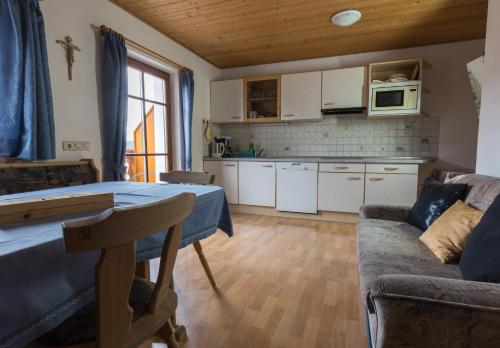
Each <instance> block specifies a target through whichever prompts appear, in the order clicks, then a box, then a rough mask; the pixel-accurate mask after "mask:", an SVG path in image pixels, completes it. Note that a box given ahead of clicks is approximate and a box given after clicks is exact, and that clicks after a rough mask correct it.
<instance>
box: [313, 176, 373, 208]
mask: <svg viewBox="0 0 500 348" xmlns="http://www.w3.org/2000/svg"><path fill="white" fill-rule="evenodd" d="M364 192H365V173H319V176H318V209H319V210H325V211H338V212H345V213H358V212H359V208H360V207H361V206H362V205H363V199H364Z"/></svg>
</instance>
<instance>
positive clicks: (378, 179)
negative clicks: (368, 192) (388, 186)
mask: <svg viewBox="0 0 500 348" xmlns="http://www.w3.org/2000/svg"><path fill="white" fill-rule="evenodd" d="M382 180H384V178H370V181H382Z"/></svg>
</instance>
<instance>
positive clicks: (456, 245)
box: [420, 201, 484, 263]
mask: <svg viewBox="0 0 500 348" xmlns="http://www.w3.org/2000/svg"><path fill="white" fill-rule="evenodd" d="M483 214H484V213H483V212H482V211H481V210H478V209H474V208H472V207H470V206H468V205H467V204H465V203H464V202H462V201H457V202H455V204H453V205H452V206H451V207H450V209H448V210H447V211H445V212H444V213H443V214H442V215H441V216H440V217H439V218H438V219H437V220H436V221H434V223H433V224H432V225H431V227H429V228H428V229H427V231H425V232H424V234H422V235H421V236H420V240H421V241H422V243H424V244H425V245H426V246H427V247H428V248H429V250H431V251H432V253H433V254H434V255H436V257H437V258H438V259H439V260H440V261H441V262H443V263H445V262H450V261H453V260H456V259H458V258H460V255H461V254H462V251H463V250H464V244H465V241H466V240H467V238H469V235H470V234H471V232H472V230H473V229H474V228H475V227H476V226H477V224H478V223H479V221H481V218H482V217H483Z"/></svg>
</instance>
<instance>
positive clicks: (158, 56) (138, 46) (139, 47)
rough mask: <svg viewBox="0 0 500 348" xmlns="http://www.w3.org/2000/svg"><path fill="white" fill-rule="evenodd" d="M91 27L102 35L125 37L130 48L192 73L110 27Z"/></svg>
mask: <svg viewBox="0 0 500 348" xmlns="http://www.w3.org/2000/svg"><path fill="white" fill-rule="evenodd" d="M91 27H92V28H93V29H94V30H96V31H99V32H100V33H101V34H104V33H107V32H113V33H116V34H118V35H120V36H121V37H123V39H124V40H125V42H126V43H127V44H128V45H130V46H132V47H134V48H137V49H138V50H140V51H142V52H144V53H147V54H149V55H151V56H153V57H155V58H157V59H159V60H161V61H163V62H165V63H167V64H169V65H173V66H174V67H176V68H177V69H178V70H189V71H192V70H191V69H189V68H187V67H185V66H183V65H180V64H178V63H176V62H174V61H173V60H171V59H168V58H167V57H165V56H162V55H161V54H159V53H157V52H155V51H153V50H150V49H149V48H147V47H144V46H143V45H141V44H139V43H137V42H135V41H133V40H131V39H129V38H127V37H125V36H123V35H122V34H120V33H118V32H116V31H114V30H113V29H111V28H109V27H107V26H105V25H101V26H97V25H94V24H92V25H91Z"/></svg>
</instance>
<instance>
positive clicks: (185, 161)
mask: <svg viewBox="0 0 500 348" xmlns="http://www.w3.org/2000/svg"><path fill="white" fill-rule="evenodd" d="M181 81H182V82H181V83H182V84H181V96H182V153H181V159H182V170H191V167H192V160H191V137H192V126H193V98H194V77H193V72H192V71H191V70H187V69H186V70H183V71H182V73H181Z"/></svg>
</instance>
